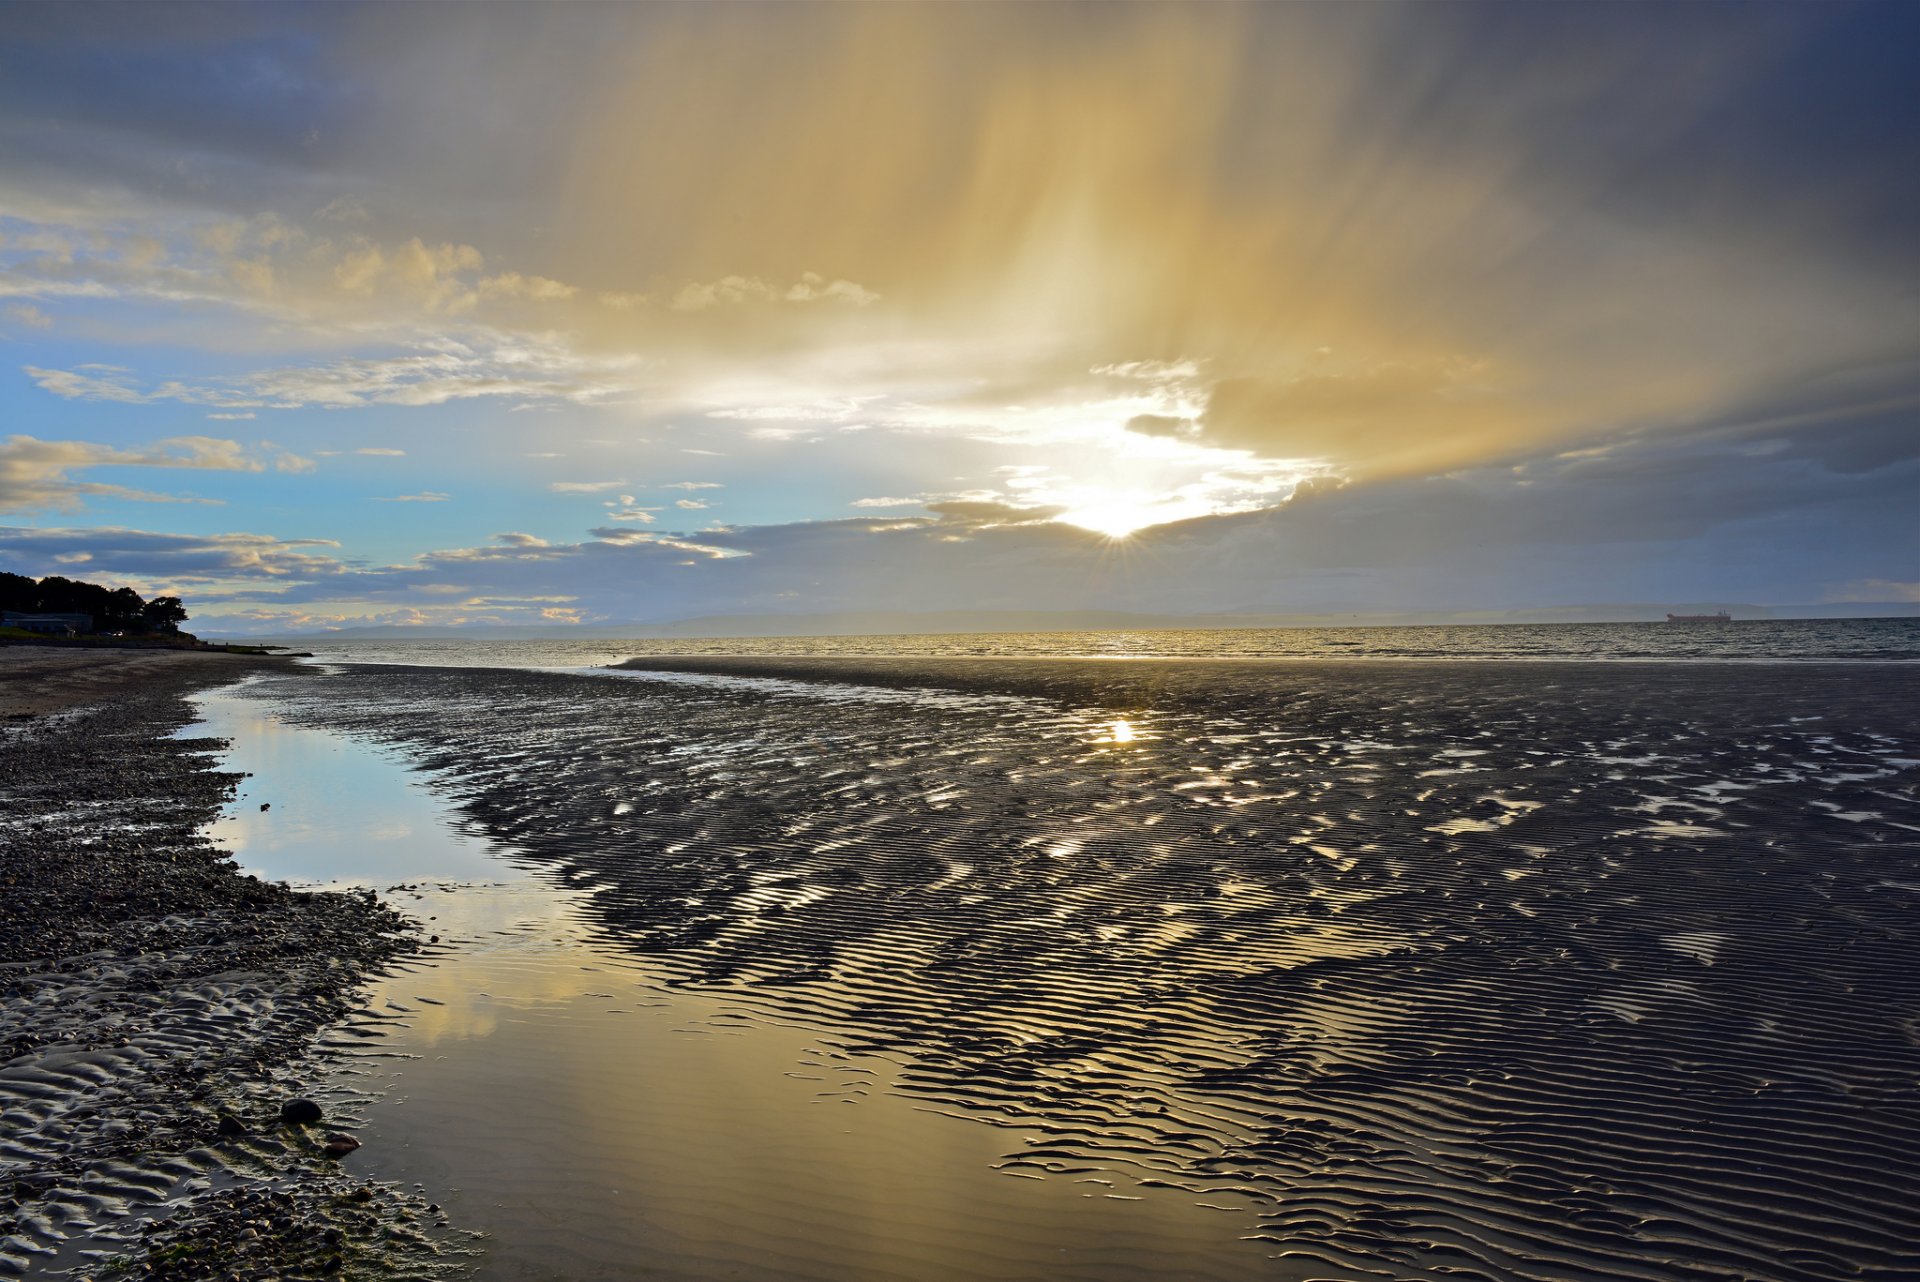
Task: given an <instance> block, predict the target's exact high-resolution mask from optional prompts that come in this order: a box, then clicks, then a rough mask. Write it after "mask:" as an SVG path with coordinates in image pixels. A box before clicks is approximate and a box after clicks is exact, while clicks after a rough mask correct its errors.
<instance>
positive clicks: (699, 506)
mask: <svg viewBox="0 0 1920 1282" xmlns="http://www.w3.org/2000/svg"><path fill="white" fill-rule="evenodd" d="M673 505H674V506H675V507H677V508H679V509H680V510H681V511H683V512H700V511H704V510H706V509H707V508H709V507H711V506H713V505H712V504H710V503H702V502H701V501H700V500H699V499H675V500H674V501H673Z"/></svg>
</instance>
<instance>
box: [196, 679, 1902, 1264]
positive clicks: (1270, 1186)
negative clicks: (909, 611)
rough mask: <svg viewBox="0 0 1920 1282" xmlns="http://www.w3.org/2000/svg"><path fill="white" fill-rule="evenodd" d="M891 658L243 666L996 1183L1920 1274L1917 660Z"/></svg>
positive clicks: (1376, 1245)
mask: <svg viewBox="0 0 1920 1282" xmlns="http://www.w3.org/2000/svg"><path fill="white" fill-rule="evenodd" d="M762 669H763V670H760V671H759V672H758V675H759V676H760V677H801V678H805V677H807V676H809V675H818V672H817V671H815V672H809V671H808V670H804V669H803V668H798V667H791V666H790V667H789V668H788V669H781V668H779V665H762ZM837 671H838V674H839V675H841V676H843V677H845V676H848V675H849V674H848V673H847V672H846V671H845V670H837ZM866 679H870V680H874V681H880V682H884V683H887V684H890V685H892V686H893V687H895V689H894V690H892V691H890V692H888V693H887V694H886V695H884V696H874V697H868V696H866V695H862V694H861V693H859V692H857V691H849V690H847V689H845V688H836V687H816V688H808V687H805V686H795V687H786V686H769V685H765V684H760V685H754V686H742V685H736V684H731V683H726V682H719V683H709V684H701V683H698V682H688V681H685V680H679V681H675V682H671V683H669V682H654V681H646V680H616V679H608V678H592V677H576V676H566V675H559V674H543V673H532V672H503V671H476V670H468V671H452V670H430V669H380V668H368V669H361V670H354V671H350V672H347V673H344V674H337V675H331V676H321V675H310V676H299V677H290V678H284V679H278V678H277V679H275V680H274V681H272V682H269V683H265V684H264V685H263V687H262V689H263V690H264V691H265V692H266V693H267V694H269V695H271V696H272V697H275V698H276V699H278V700H279V701H280V702H281V704H282V706H283V707H285V708H287V709H290V710H291V712H292V714H293V715H295V716H296V717H297V718H299V719H304V720H309V721H313V722H317V723H323V724H326V725H329V726H332V727H336V728H342V729H347V730H351V731H354V732H357V733H362V734H371V735H374V736H377V737H380V738H382V739H385V740H389V741H392V742H394V743H397V744H400V745H402V746H404V747H405V748H406V749H407V750H408V751H409V752H411V753H413V754H414V755H415V756H416V757H417V759H418V760H420V761H421V762H422V763H423V764H424V765H426V766H428V767H430V768H432V769H434V770H436V771H438V772H440V778H441V780H442V782H443V785H444V786H445V787H447V788H449V789H452V790H453V791H454V792H455V793H456V795H458V796H459V797H461V798H462V800H463V804H464V806H465V807H466V809H467V810H468V812H469V813H470V814H471V815H472V816H473V817H474V819H475V820H476V821H478V822H479V823H480V824H482V825H484V827H485V829H486V830H487V831H488V832H489V833H490V834H491V835H492V836H493V837H494V838H495V839H496V840H498V841H500V842H502V843H504V844H506V845H509V846H511V847H513V848H515V849H517V850H520V851H524V852H526V853H527V854H528V855H529V856H531V857H533V858H535V859H539V860H543V861H546V862H548V863H549V864H550V865H551V867H552V868H553V869H554V870H555V871H556V874H557V875H558V876H560V877H561V878H563V879H564V880H565V882H566V883H567V884H569V885H570V886H573V887H575V888H577V889H580V890H582V891H583V892H585V893H586V894H587V895H588V897H589V898H588V903H589V905H590V912H591V913H592V914H593V916H594V919H595V924H596V928H597V929H598V930H599V932H600V933H601V936H602V938H603V940H604V941H606V942H609V943H612V944H616V945H617V946H619V947H621V948H623V949H628V950H632V951H634V952H636V953H641V954H645V955H646V956H647V957H649V958H650V959H651V960H652V962H653V963H654V964H655V965H656V966H657V967H658V968H659V969H660V970H661V971H662V972H663V973H665V974H667V975H669V976H670V977H671V982H673V983H677V984H682V985H688V986H696V987H699V988H701V989H703V990H711V991H717V992H724V993H727V994H728V995H729V996H730V997H731V998H732V999H733V1000H734V1001H735V1003H736V1005H737V1007H738V1009H739V1010H740V1011H741V1012H743V1014H744V1015H745V1016H746V1017H747V1018H765V1019H772V1018H792V1017H795V1016H799V1017H805V1018H808V1019H814V1020H818V1021H821V1022H822V1023H823V1024H827V1025H830V1026H832V1027H834V1028H836V1029H840V1030H843V1036H844V1033H845V1030H852V1032H853V1034H854V1035H855V1036H854V1038H853V1039H852V1040H851V1041H848V1042H846V1043H845V1044H846V1045H848V1047H849V1048H850V1049H851V1050H854V1051H857V1052H871V1053H877V1054H882V1055H885V1056H887V1057H888V1058H890V1059H893V1060H895V1061H897V1062H900V1063H903V1064H905V1065H906V1066H907V1067H905V1068H904V1069H903V1070H902V1071H901V1073H900V1074H899V1076H898V1078H897V1079H896V1080H895V1081H892V1082H890V1083H875V1084H874V1088H875V1089H890V1090H892V1091H895V1092H900V1093H904V1094H908V1095H911V1096H914V1097H917V1098H918V1099H920V1100H922V1101H924V1103H925V1105H926V1106H927V1107H930V1108H935V1109H939V1110H942V1111H948V1112H953V1113H957V1114H962V1115H965V1116H968V1117H972V1118H975V1119H978V1120H980V1121H984V1122H987V1123H995V1122H1000V1123H1004V1124H1006V1125H1008V1126H1018V1127H1020V1128H1022V1130H1023V1131H1024V1132H1032V1131H1035V1130H1037V1131H1038V1132H1039V1133H1040V1135H1041V1137H1042V1138H1041V1139H1040V1140H1038V1141H1037V1142H1032V1143H1025V1144H1020V1145H1018V1146H1017V1147H1016V1149H1015V1151H1011V1152H1009V1153H1008V1154H1007V1155H1006V1157H1005V1160H1004V1162H1003V1164H1002V1168H1003V1169H1004V1170H1006V1171H1007V1172H1008V1173H1009V1174H1011V1175H1039V1176H1045V1177H1060V1178H1072V1179H1084V1178H1093V1179H1098V1178H1100V1176H1101V1173H1103V1172H1115V1171H1124V1172H1128V1173H1130V1174H1131V1175H1133V1176H1136V1177H1139V1176H1144V1177H1145V1178H1146V1179H1147V1180H1149V1181H1151V1182H1153V1183H1155V1184H1161V1185H1165V1186H1167V1187H1169V1188H1172V1189H1175V1190H1181V1191H1184V1192H1185V1193H1186V1194H1187V1195H1189V1196H1191V1197H1192V1198H1194V1199H1195V1200H1198V1201H1201V1202H1205V1203H1208V1204H1211V1205H1216V1206H1221V1207H1224V1208H1227V1209H1229V1210H1232V1211H1233V1212H1235V1213H1236V1215H1237V1216H1238V1218H1239V1224H1240V1231H1241V1232H1243V1233H1245V1234H1248V1235H1252V1236H1255V1237H1257V1238H1259V1239H1260V1240H1261V1241H1263V1242H1264V1243H1265V1244H1266V1245H1267V1246H1268V1248H1269V1250H1270V1253H1271V1254H1273V1255H1274V1256H1276V1257H1282V1258H1284V1259H1286V1260H1288V1261H1290V1262H1291V1267H1290V1268H1289V1271H1290V1272H1294V1271H1297V1272H1299V1273H1300V1274H1301V1275H1304V1276H1318V1277H1328V1278H1376V1277H1407V1276H1411V1275H1447V1276H1457V1277H1473V1278H1498V1279H1519V1278H1529V1279H1531V1278H1540V1279H1548V1278H1551V1279H1568V1278H1592V1279H1602V1278H1604V1279H1740V1278H1765V1279H1770V1280H1775V1282H1797V1280H1799V1279H1829V1278H1832V1279H1838V1278H1866V1279H1883V1280H1886V1282H1892V1280H1893V1279H1901V1278H1911V1277H1914V1276H1917V1275H1920V1228H1917V1221H1916V1216H1915V1212H1914V1209H1913V1208H1914V1207H1916V1206H1920V1156H1916V1155H1917V1154H1920V1086H1917V1083H1920V1022H1917V1021H1916V1017H1915V1012H1916V1011H1920V966H1917V965H1916V962H1920V947H1917V946H1916V945H1920V915H1917V910H1920V891H1917V890H1916V889H1915V887H1916V886H1920V846H1917V845H1916V842H1915V836H1916V833H1920V807H1916V804H1915V800H1914V795H1913V787H1914V784H1915V782H1916V777H1917V775H1916V763H1917V762H1920V731H1916V728H1915V726H1914V724H1913V719H1912V717H1911V714H1910V712H1908V711H1907V710H1908V709H1911V708H1913V707H1914V706H1916V701H1915V698H1914V696H1915V694H1916V693H1917V691H1916V689H1915V686H1916V685H1917V684H1920V677H1916V676H1913V675H1909V674H1907V673H1905V672H1902V671H1898V670H1881V671H1877V672H1871V673H1864V674H1862V673H1843V672H1829V671H1822V670H1805V669H1803V670H1799V671H1793V672H1791V673H1786V674H1784V675H1783V674H1782V673H1778V672H1775V673H1771V674H1770V673H1769V672H1768V671H1766V670H1760V669H1746V670H1736V671H1714V670H1692V671H1684V672H1668V673H1654V672H1644V673H1639V674H1636V675H1634V676H1632V677H1623V676H1622V674H1621V672H1620V670H1618V669H1615V670H1613V671H1610V672H1605V673H1600V672H1590V671H1588V670H1586V669H1583V668H1580V667H1578V666H1568V667H1565V668H1555V669H1554V670H1552V671H1550V672H1543V671H1536V670H1519V671H1516V670H1513V669H1498V668H1491V667H1489V668H1476V667H1470V666H1466V665H1454V666H1452V667H1449V668H1446V669H1444V670H1435V669H1431V668H1423V667H1418V666H1408V667H1406V668H1398V669H1397V668H1379V669H1368V670H1360V671H1355V670H1351V669H1349V670H1345V671H1336V670H1330V669H1317V668H1308V667H1300V668H1289V669H1286V670H1284V671H1276V670H1274V669H1271V668H1266V669H1255V668H1238V667H1234V666H1232V665H1205V666H1185V665H1175V664H1159V665H1091V664H1064V663H1062V664H1050V665H1049V664H1011V663H1009V664H1002V665H997V666H995V665H984V664H973V665H968V664H958V663H956V664H949V665H945V666H942V665H937V664H931V663H925V662H923V663H920V664H919V665H918V666H917V667H916V668H914V669H913V670H912V671H911V672H907V671H905V670H898V669H896V670H891V671H880V672H877V673H873V672H870V673H867V674H866ZM1788 682H1790V683H1791V684H1788ZM930 683H938V684H940V685H943V686H945V687H947V688H948V691H949V692H948V693H946V694H942V695H940V696H938V697H932V696H929V697H917V696H913V695H911V694H905V695H903V694H902V693H901V691H902V690H907V691H911V690H912V689H913V688H914V687H916V686H920V685H925V684H930ZM1121 718H1124V719H1125V720H1126V721H1127V722H1128V728H1129V730H1130V731H1131V734H1132V737H1131V739H1126V738H1124V737H1122V736H1118V735H1116V734H1115V732H1114V729H1113V725H1114V722H1115V721H1116V720H1117V719H1121ZM244 1014H245V1012H244V1009H243V1008H235V1009H234V1011H233V1016H234V1017H244Z"/></svg>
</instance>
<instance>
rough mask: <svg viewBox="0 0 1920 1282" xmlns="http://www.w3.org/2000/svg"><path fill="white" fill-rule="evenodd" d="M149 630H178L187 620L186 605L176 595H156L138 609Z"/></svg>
mask: <svg viewBox="0 0 1920 1282" xmlns="http://www.w3.org/2000/svg"><path fill="white" fill-rule="evenodd" d="M140 615H141V619H142V620H143V621H144V622H145V623H146V625H147V630H148V631H150V632H178V631H179V630H180V625H181V624H183V623H185V622H186V621H187V610H186V607H185V606H183V605H181V604H180V598H179V597H177V596H157V597H155V598H154V599H153V600H151V601H149V602H147V604H146V606H145V607H144V608H143V609H142V610H141V611H140Z"/></svg>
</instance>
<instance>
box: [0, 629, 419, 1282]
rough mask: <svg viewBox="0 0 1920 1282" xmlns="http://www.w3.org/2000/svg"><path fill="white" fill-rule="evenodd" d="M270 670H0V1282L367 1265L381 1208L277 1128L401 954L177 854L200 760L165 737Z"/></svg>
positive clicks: (176, 657) (373, 915) (314, 907)
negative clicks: (199, 698)
mask: <svg viewBox="0 0 1920 1282" xmlns="http://www.w3.org/2000/svg"><path fill="white" fill-rule="evenodd" d="M287 666H288V665H287V664H286V663H285V662H283V661H272V660H257V659H248V658H242V657H236V656H229V655H209V654H195V653H179V652H172V651H109V650H100V651H88V652H84V653H76V652H71V651H62V650H42V649H37V648H32V647H18V648H8V649H4V650H0V714H4V716H5V718H6V719H5V720H4V721H0V805H3V806H4V810H5V816H6V822H5V823H4V824H0V894H3V895H4V898H3V899H0V906H3V919H4V922H5V929H4V930H0V1276H23V1275H27V1276H53V1275H55V1274H56V1273H57V1272H59V1271H61V1270H64V1269H67V1268H77V1269H79V1270H80V1272H81V1273H84V1274H87V1275H90V1276H94V1277H97V1278H102V1279H105V1278H110V1277H118V1276H123V1275H126V1274H129V1273H138V1274H139V1276H143V1277H162V1278H166V1277H173V1278H190V1277H202V1276H226V1274H227V1273H231V1272H236V1271H243V1270H246V1269H247V1268H249V1267H250V1266H259V1267H262V1268H266V1269H268V1270H269V1271H270V1272H272V1273H273V1274H274V1275H276V1276H281V1275H284V1276H287V1277H300V1276H315V1277H317V1276H323V1275H325V1274H326V1273H327V1272H328V1269H329V1266H328V1263H327V1262H328V1261H329V1260H332V1261H334V1266H333V1267H338V1266H340V1264H341V1263H342V1262H347V1263H350V1262H351V1261H352V1260H353V1259H354V1258H356V1256H358V1257H360V1258H364V1257H365V1255H366V1253H367V1251H368V1250H369V1249H370V1248H372V1247H373V1246H374V1245H375V1244H378V1250H379V1251H380V1252H381V1253H382V1254H385V1253H387V1252H388V1250H389V1248H388V1246H387V1245H386V1242H385V1240H384V1239H385V1235H386V1233H387V1231H388V1230H389V1228H391V1227H392V1224H391V1221H392V1219H393V1213H394V1212H395V1211H396V1210H397V1209H399V1204H398V1202H396V1201H395V1200H394V1199H392V1198H389V1197H387V1196H386V1195H384V1194H382V1195H381V1196H380V1197H378V1198H375V1199H372V1200H370V1201H357V1200H355V1199H354V1197H353V1196H352V1194H353V1186H352V1184H351V1183H350V1181H349V1180H348V1178H347V1177H346V1176H344V1175H342V1174H341V1173H339V1172H338V1171H336V1170H335V1169H333V1167H332V1166H331V1164H330V1163H328V1162H327V1160H326V1159H325V1158H323V1157H322V1156H321V1154H320V1152H319V1143H320V1140H321V1138H322V1134H323V1132H322V1131H319V1130H316V1131H314V1132H311V1133H310V1132H308V1131H303V1130H300V1129H296V1128H288V1127H283V1126H280V1125H279V1124H278V1120H277V1115H278V1109H279V1106H280V1104H281V1103H282V1102H283V1101H284V1100H286V1099H287V1098H289V1097H291V1096H293V1095H297V1094H298V1093H300V1091H301V1090H302V1089H303V1088H304V1085H305V1082H304V1079H303V1074H304V1073H305V1072H308V1071H310V1070H311V1065H310V1063H309V1061H308V1058H307V1056H308V1052H309V1050H310V1048H311V1044H312V1042H313V1039H314V1038H315V1036H316V1035H317V1034H318V1033H319V1031H320V1030H322V1029H323V1028H325V1027H327V1026H329V1025H330V1024H332V1023H334V1022H336V1021H337V1020H338V1019H339V1018H340V1017H341V1016H343V1015H344V1014H345V1013H346V1012H347V1011H348V1010H349V1009H351V1007H352V1002H351V994H352V993H353V991H354V990H355V988H356V986H357V985H358V984H359V983H360V982H361V981H362V980H363V979H364V978H365V977H366V976H367V975H368V974H369V973H370V972H371V971H372V969H374V968H375V967H377V966H378V965H380V964H382V963H383V962H385V961H386V960H388V959H390V958H392V957H394V956H396V955H398V954H399V953H401V952H403V951H405V950H406V949H408V948H410V947H411V935H410V932H409V930H408V928H407V925H406V923H404V922H403V921H402V920H401V919H400V918H399V917H397V916H396V915H394V914H393V913H391V912H389V911H388V910H386V909H385V908H383V907H380V906H378V905H376V904H374V903H372V902H370V901H368V900H366V899H364V898H361V897H358V896H348V895H337V894H323V895H313V894H301V893H297V892H294V891H291V890H289V889H287V888H286V887H285V886H276V885H268V884H265V883H262V882H261V881H259V880H256V879H254V878H252V877H248V876H244V875H242V874H241V873H240V872H239V871H237V870H236V869H235V868H234V867H233V865H232V864H231V863H230V862H228V860H227V856H226V853H225V852H224V851H222V850H220V849H218V848H216V847H214V846H212V845H211V844H209V843H208V842H207V841H206V840H205V838H204V837H203V836H202V835H201V830H202V828H203V827H204V826H205V825H206V824H208V823H209V822H210V821H211V820H212V819H213V818H214V817H215V815H216V814H217V813H218V811H219V808H220V805H221V803H222V801H223V800H224V799H225V798H226V797H227V796H228V795H229V793H230V791H231V789H232V785H233V783H234V779H233V777H232V776H229V775H224V774H221V773H219V772H218V771H216V770H215V769H213V768H212V761H211V757H210V754H211V753H212V752H213V751H214V750H215V749H217V748H218V747H219V746H220V745H219V744H218V743H216V742H213V741H208V740H195V739H183V738H177V737H173V736H174V735H175V734H176V732H178V731H179V730H181V729H182V728H183V727H185V726H187V725H188V724H189V723H190V722H191V721H192V720H193V711H192V708H191V706H190V705H189V704H188V702H187V701H186V697H187V696H188V695H190V694H192V693H193V692H195V691H198V690H202V689H205V688H208V687H210V686H216V685H220V684H223V683H226V682H230V681H233V680H235V679H237V678H239V677H242V676H245V675H248V674H257V673H263V672H273V671H279V670H283V669H285V668H286V667H287ZM223 1117H226V1118H228V1119H231V1120H230V1121H229V1122H228V1124H227V1127H226V1129H225V1130H223V1128H222V1118H223ZM236 1124H237V1126H238V1127H239V1128H242V1129H243V1130H244V1133H241V1131H240V1130H236ZM411 1237H412V1238H418V1237H419V1235H418V1234H412V1235H411ZM408 1240H409V1235H407V1234H402V1235H401V1237H400V1238H399V1239H397V1245H395V1246H394V1247H393V1248H392V1251H393V1254H394V1257H395V1259H396V1261H397V1262H398V1263H399V1264H400V1266H401V1270H402V1272H403V1273H404V1272H405V1271H406V1269H407V1260H408V1258H409V1255H408V1246H407V1242H408ZM116 1258H118V1259H119V1260H120V1263H119V1264H118V1265H114V1264H112V1263H111V1261H113V1260H114V1259H116ZM144 1265H154V1266H155V1267H153V1268H150V1269H144V1268H143V1266H144Z"/></svg>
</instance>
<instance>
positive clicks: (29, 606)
mask: <svg viewBox="0 0 1920 1282" xmlns="http://www.w3.org/2000/svg"><path fill="white" fill-rule="evenodd" d="M0 613H4V614H27V615H34V614H66V615H85V616H87V618H88V620H89V626H88V627H86V628H84V629H76V631H79V632H82V633H83V634H86V635H94V636H108V637H114V636H120V637H125V636H187V635H188V634H185V633H182V632H181V631H180V625H181V624H182V623H185V622H186V621H187V610H186V607H185V606H184V605H183V604H181V601H180V598H179V597H177V596H156V597H154V598H153V599H152V600H151V601H149V600H146V599H145V598H143V597H142V596H141V595H140V594H139V593H138V592H135V591H134V590H133V589H132V588H124V587H123V588H109V587H103V586H102V585H100V584H98V583H88V582H85V581H84V580H81V579H69V578H64V577H62V576H61V575H58V574H49V575H48V576H47V577H46V578H44V579H37V580H36V579H31V578H28V577H27V576H26V575H24V574H11V573H8V572H6V571H3V570H0Z"/></svg>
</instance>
